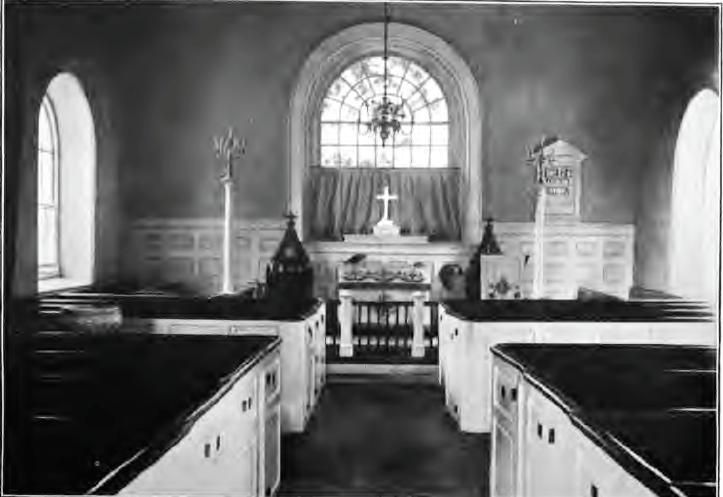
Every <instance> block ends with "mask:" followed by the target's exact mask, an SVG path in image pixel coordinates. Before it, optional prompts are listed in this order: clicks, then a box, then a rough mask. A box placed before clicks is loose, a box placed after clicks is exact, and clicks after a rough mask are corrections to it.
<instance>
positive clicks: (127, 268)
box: [123, 219, 634, 299]
mask: <svg viewBox="0 0 723 497" xmlns="http://www.w3.org/2000/svg"><path fill="white" fill-rule="evenodd" d="M494 230H495V235H496V237H497V240H498V242H499V244H500V246H501V247H502V249H503V251H504V253H505V255H509V256H511V257H515V258H517V259H518V260H519V261H520V266H521V268H522V270H521V281H520V288H521V290H522V294H523V296H524V297H529V296H530V295H531V292H532V278H533V275H534V267H533V266H534V260H535V257H534V254H533V250H534V247H535V243H534V231H533V224H532V223H497V224H495V228H494ZM283 231H284V223H283V221H282V220H265V221H259V222H253V223H249V222H242V221H239V222H237V223H236V224H235V227H234V234H233V237H234V238H233V244H232V247H233V249H232V250H233V255H232V260H233V264H234V267H233V268H232V272H231V273H232V277H233V279H234V282H233V283H234V287H235V288H236V289H237V290H240V289H243V288H245V287H247V286H248V285H250V284H251V283H252V282H253V281H264V279H265V276H266V265H267V264H268V262H269V260H270V259H271V257H272V256H273V254H274V251H275V250H276V247H277V246H278V243H279V241H280V240H281V237H282V235H283ZM544 236H545V245H544V247H545V248H544V254H543V256H544V257H543V263H544V265H545V272H544V280H545V285H544V295H545V296H546V297H548V298H574V297H575V296H576V294H577V289H578V287H580V286H585V287H589V288H591V289H593V290H598V291H603V292H607V293H611V294H613V295H616V296H619V297H623V298H624V297H627V295H628V292H629V289H630V287H631V286H632V281H633V244H634V230H633V226H632V225H616V224H602V223H598V224H596V223H571V224H561V223H551V224H548V225H547V226H546V227H545V233H544ZM401 240H403V238H402V239H401ZM222 241H223V234H222V224H221V221H220V220H218V219H140V220H137V221H135V222H134V223H133V224H132V225H131V243H130V244H129V250H126V251H124V253H123V256H124V264H123V267H124V273H125V276H126V277H130V278H133V279H135V280H136V281H138V282H139V283H140V284H142V285H159V284H169V283H174V284H182V285H183V286H185V287H187V288H189V289H190V290H194V291H197V292H200V293H215V292H218V291H219V290H220V285H221V273H222V268H221V265H220V263H219V262H220V260H221V250H222ZM304 245H305V247H306V249H307V251H308V252H309V256H310V257H311V259H312V263H313V267H314V292H315V296H317V297H321V298H336V297H337V268H338V267H339V265H340V264H341V263H342V262H343V261H345V260H346V259H348V258H349V257H351V256H352V255H354V254H357V253H363V254H366V255H367V257H368V258H371V259H376V260H381V261H393V260H403V261H406V262H422V263H424V264H426V265H428V266H429V267H430V268H431V272H432V275H433V279H432V290H431V295H432V298H434V299H437V298H443V297H444V290H443V288H442V285H441V282H440V281H439V278H438V274H439V270H440V269H441V267H442V266H443V265H445V264H459V265H460V266H462V267H464V268H466V267H467V266H468V265H469V259H470V256H471V255H472V253H473V251H474V247H473V246H465V245H464V244H462V243H459V242H457V243H455V242H444V243H442V242H437V243H383V244H382V243H377V244H371V243H359V242H308V241H307V242H305V243H304ZM213 261H216V262H213ZM581 268H584V269H581Z"/></svg>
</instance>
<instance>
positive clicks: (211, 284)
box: [123, 218, 285, 294]
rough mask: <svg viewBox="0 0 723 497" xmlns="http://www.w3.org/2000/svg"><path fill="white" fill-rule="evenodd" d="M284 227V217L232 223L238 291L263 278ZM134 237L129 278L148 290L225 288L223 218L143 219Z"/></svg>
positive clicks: (126, 256)
mask: <svg viewBox="0 0 723 497" xmlns="http://www.w3.org/2000/svg"><path fill="white" fill-rule="evenodd" d="M284 229H285V224H284V221H283V220H281V219H279V220H261V221H254V222H248V221H237V222H235V223H234V228H233V238H232V264H233V268H232V271H231V277H232V278H233V284H234V288H235V289H236V290H242V289H244V288H247V287H249V286H250V285H252V284H253V282H254V281H257V280H258V281H263V280H264V279H265V276H266V264H267V263H268V261H269V260H271V257H272V256H273V254H274V251H275V250H276V247H277V246H278V244H279V242H280V241H281V237H282V235H283V233H284ZM130 235H131V236H130V246H129V247H127V248H128V249H129V250H125V252H124V256H123V257H124V260H123V262H124V265H123V267H124V274H125V276H126V278H127V279H133V280H135V281H137V282H138V283H139V284H140V285H144V286H160V285H182V286H183V287H185V288H188V289H189V290H193V291H195V292H198V293H201V294H214V293H217V292H218V291H219V290H220V289H221V277H222V274H223V267H222V262H221V260H222V250H223V223H222V221H221V220H220V219H205V218H204V219H139V220H136V221H135V222H133V223H132V224H131V230H130Z"/></svg>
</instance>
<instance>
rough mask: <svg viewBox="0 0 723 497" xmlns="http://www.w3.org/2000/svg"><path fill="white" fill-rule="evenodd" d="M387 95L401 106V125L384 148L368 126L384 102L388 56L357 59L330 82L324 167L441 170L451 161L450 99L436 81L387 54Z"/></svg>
mask: <svg viewBox="0 0 723 497" xmlns="http://www.w3.org/2000/svg"><path fill="white" fill-rule="evenodd" d="M387 67H388V77H387V89H386V94H387V97H388V99H389V101H390V102H392V103H393V104H395V105H400V106H401V109H402V119H401V124H402V126H401V129H400V130H399V132H398V133H393V134H392V135H391V136H390V138H389V142H388V143H387V144H386V146H382V142H381V140H380V138H379V134H378V133H375V132H374V131H373V130H371V129H370V127H369V123H370V122H371V121H372V118H373V113H374V109H375V107H376V106H377V105H378V103H379V102H380V101H381V100H382V97H383V95H384V93H385V88H384V59H383V58H382V57H380V56H372V57H367V58H365V59H362V60H360V61H358V62H355V63H354V64H352V65H351V66H350V67H348V68H347V69H346V70H344V71H343V72H342V73H341V75H340V76H339V77H338V78H337V79H336V80H335V81H334V82H333V83H332V84H331V85H330V87H329V91H328V92H327V94H326V97H325V98H324V101H323V103H322V110H321V124H320V126H321V133H320V135H321V139H320V154H319V155H320V158H321V166H323V167H373V168H384V167H389V168H410V167H419V168H430V167H431V168H439V167H447V166H448V165H449V156H448V146H447V144H448V140H449V115H448V113H447V101H446V99H445V98H444V95H443V93H442V90H441V88H440V87H439V84H438V83H437V81H435V79H434V78H433V77H432V76H431V75H430V74H429V73H427V72H426V71H425V70H424V69H422V68H421V67H420V66H419V65H417V64H415V63H414V62H412V61H410V60H407V59H404V58H401V57H389V59H388V62H387Z"/></svg>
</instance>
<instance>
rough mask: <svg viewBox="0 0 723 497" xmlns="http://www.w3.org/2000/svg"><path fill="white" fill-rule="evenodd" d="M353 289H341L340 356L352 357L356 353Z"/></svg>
mask: <svg viewBox="0 0 723 497" xmlns="http://www.w3.org/2000/svg"><path fill="white" fill-rule="evenodd" d="M351 295H352V293H351V291H349V290H339V330H340V340H339V357H352V356H353V355H354V342H353V338H352V333H351V332H352V324H353V323H352V321H353V317H354V316H353V313H354V307H353V306H352V301H351Z"/></svg>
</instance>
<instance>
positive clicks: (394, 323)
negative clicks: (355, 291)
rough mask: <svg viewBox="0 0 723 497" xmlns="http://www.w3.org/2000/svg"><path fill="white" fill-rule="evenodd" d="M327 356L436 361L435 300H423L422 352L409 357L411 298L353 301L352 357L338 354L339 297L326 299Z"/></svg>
mask: <svg viewBox="0 0 723 497" xmlns="http://www.w3.org/2000/svg"><path fill="white" fill-rule="evenodd" d="M326 306H327V307H326V312H327V316H328V319H327V325H326V326H327V328H326V337H327V338H326V340H327V342H326V345H327V357H328V358H329V360H331V361H335V362H339V361H346V360H353V361H354V362H378V361H381V362H422V363H436V361H437V351H438V313H439V307H438V303H437V302H433V301H431V302H430V301H428V302H424V303H423V310H424V314H425V316H423V319H422V321H423V322H424V323H426V324H424V326H423V337H422V343H423V354H421V355H419V356H418V357H413V356H412V354H411V351H412V347H413V343H414V325H413V312H414V303H413V302H411V301H383V302H380V301H371V302H369V301H353V302H352V304H351V306H352V347H353V359H352V358H349V357H341V353H340V349H341V345H342V341H341V324H340V322H339V307H340V301H339V300H328V301H327V303H326Z"/></svg>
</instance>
